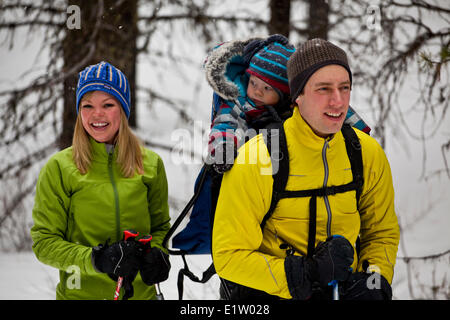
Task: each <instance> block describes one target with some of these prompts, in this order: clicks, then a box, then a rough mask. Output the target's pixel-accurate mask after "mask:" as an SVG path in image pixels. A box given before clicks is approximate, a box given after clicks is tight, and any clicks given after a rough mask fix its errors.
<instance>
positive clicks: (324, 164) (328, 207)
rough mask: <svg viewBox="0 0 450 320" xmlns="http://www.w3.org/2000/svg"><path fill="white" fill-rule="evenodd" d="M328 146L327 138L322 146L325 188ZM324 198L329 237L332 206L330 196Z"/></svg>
mask: <svg viewBox="0 0 450 320" xmlns="http://www.w3.org/2000/svg"><path fill="white" fill-rule="evenodd" d="M327 148H328V141H327V140H325V144H324V145H323V148H322V161H323V166H324V169H325V177H324V179H323V187H324V188H325V187H326V186H327V183H328V175H329V170H328V162H327ZM323 200H324V201H325V207H326V208H327V215H328V219H327V238H329V237H331V208H330V202H329V201H328V196H327V195H325V196H324V197H323Z"/></svg>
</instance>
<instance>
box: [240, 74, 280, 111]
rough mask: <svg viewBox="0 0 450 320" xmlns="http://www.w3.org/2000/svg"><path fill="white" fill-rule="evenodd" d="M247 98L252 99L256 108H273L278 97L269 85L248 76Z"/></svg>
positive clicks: (252, 76)
mask: <svg viewBox="0 0 450 320" xmlns="http://www.w3.org/2000/svg"><path fill="white" fill-rule="evenodd" d="M247 96H248V97H249V98H250V99H252V101H253V102H254V103H255V105H256V106H258V107H259V106H267V105H269V106H273V105H276V104H277V103H278V101H279V100H280V96H279V95H278V93H277V92H276V91H275V89H274V88H272V87H271V86H270V85H268V84H267V83H265V82H264V81H263V80H261V79H259V78H258V77H255V76H254V75H250V79H249V81H248V86H247Z"/></svg>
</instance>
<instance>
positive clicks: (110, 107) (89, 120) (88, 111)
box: [80, 91, 121, 144]
mask: <svg viewBox="0 0 450 320" xmlns="http://www.w3.org/2000/svg"><path fill="white" fill-rule="evenodd" d="M120 108H121V105H120V102H119V101H117V100H116V99H115V98H114V97H113V96H112V95H110V94H108V93H106V92H103V91H91V92H88V93H87V94H86V95H85V96H84V97H83V99H82V101H81V107H80V112H81V120H82V123H83V127H84V129H85V130H86V131H87V133H88V134H89V135H90V136H91V137H92V138H93V139H94V140H95V141H97V142H102V143H109V144H113V143H114V140H115V138H116V135H117V132H118V131H119V126H120Z"/></svg>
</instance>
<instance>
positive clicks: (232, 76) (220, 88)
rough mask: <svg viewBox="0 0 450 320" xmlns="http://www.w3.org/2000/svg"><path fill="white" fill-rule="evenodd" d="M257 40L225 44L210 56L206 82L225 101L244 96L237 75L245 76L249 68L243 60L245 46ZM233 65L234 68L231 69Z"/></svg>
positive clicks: (205, 66) (207, 63)
mask: <svg viewBox="0 0 450 320" xmlns="http://www.w3.org/2000/svg"><path fill="white" fill-rule="evenodd" d="M256 39H259V38H251V39H248V40H234V41H230V42H225V43H223V44H221V45H220V46H218V47H216V48H214V49H213V50H212V52H211V53H210V54H209V55H208V57H207V60H206V62H205V64H204V68H205V71H206V80H207V81H208V83H209V85H210V86H211V87H212V89H213V90H214V91H215V92H216V93H217V94H218V95H219V96H220V97H222V98H223V99H225V100H235V99H237V98H238V97H239V96H241V95H242V94H243V92H242V91H241V90H243V88H240V83H239V82H237V81H235V80H236V76H237V75H239V74H243V73H244V72H245V70H246V69H247V68H248V64H247V63H245V62H244V59H243V53H244V48H245V46H246V45H247V44H248V43H250V42H251V41H253V40H256ZM231 64H233V66H232V67H233V68H230V67H231ZM244 94H245V91H244Z"/></svg>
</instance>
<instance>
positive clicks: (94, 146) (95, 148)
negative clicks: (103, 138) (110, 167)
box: [89, 137, 117, 162]
mask: <svg viewBox="0 0 450 320" xmlns="http://www.w3.org/2000/svg"><path fill="white" fill-rule="evenodd" d="M89 142H90V143H91V150H92V160H93V161H100V162H108V157H109V152H108V148H107V145H106V144H105V143H102V142H97V141H95V140H94V139H93V138H92V137H89ZM110 152H113V158H114V159H116V157H117V148H116V147H115V146H114V147H113V148H112V149H111V151H110Z"/></svg>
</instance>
